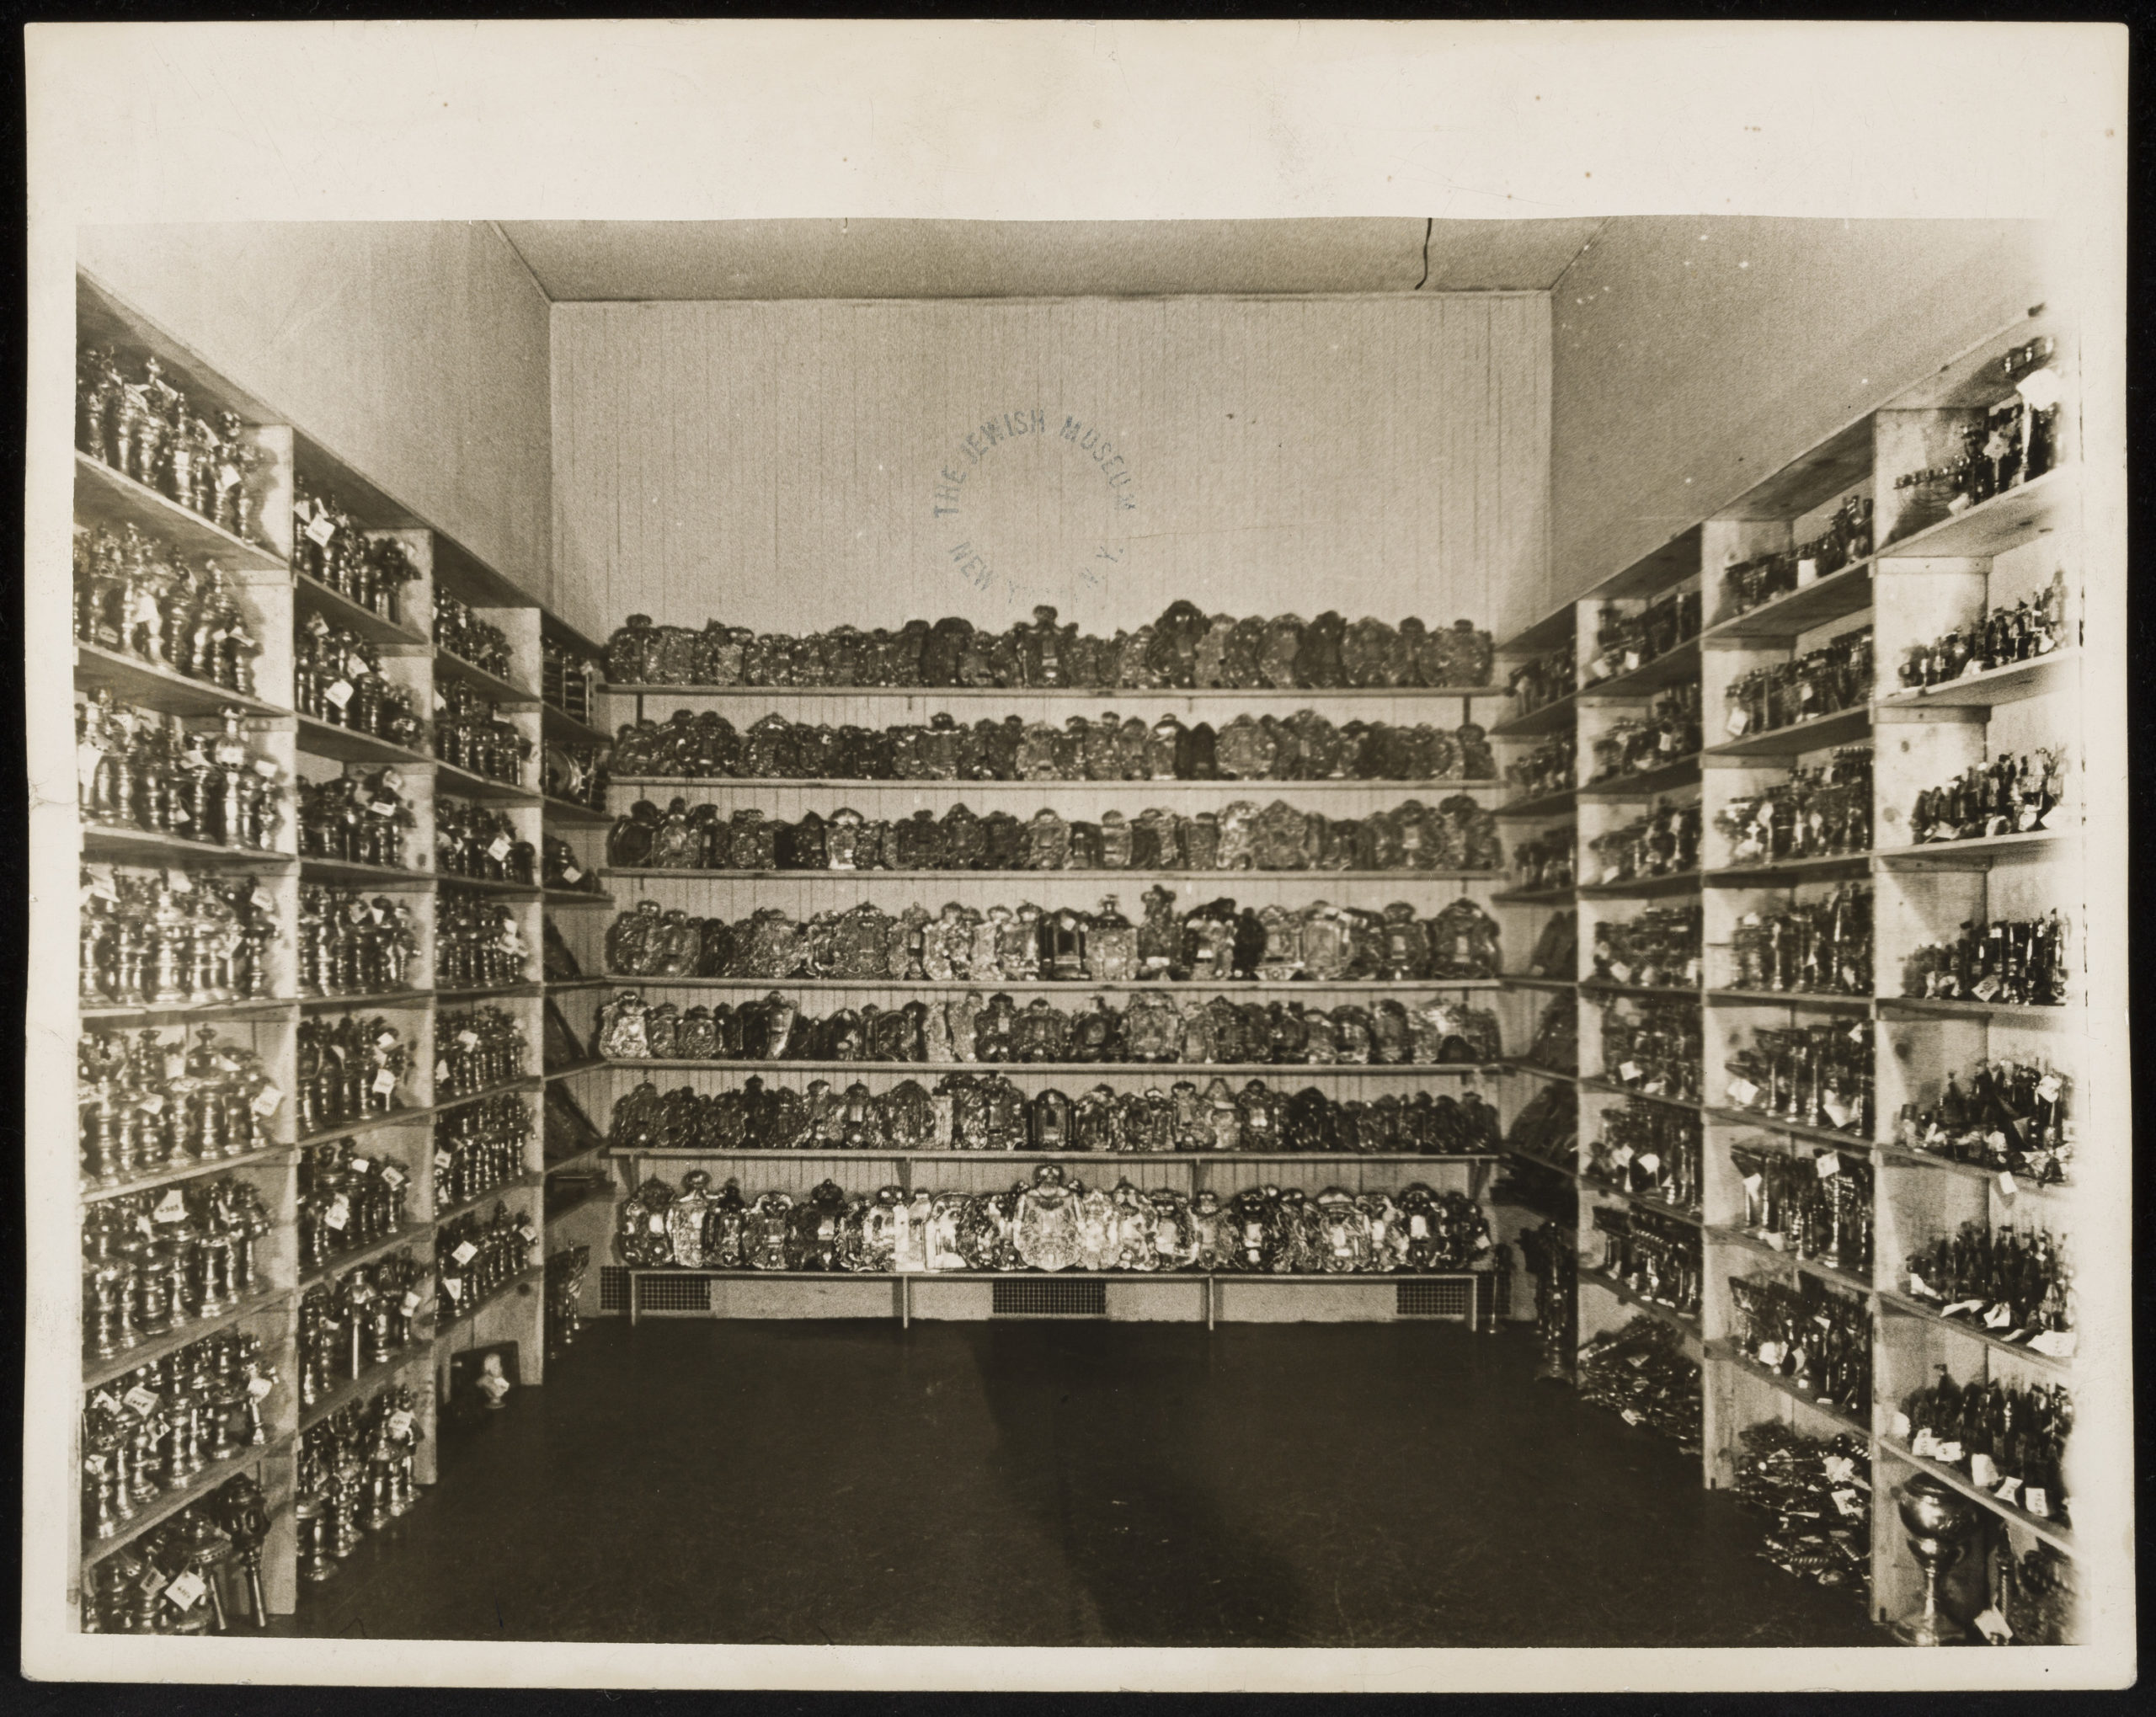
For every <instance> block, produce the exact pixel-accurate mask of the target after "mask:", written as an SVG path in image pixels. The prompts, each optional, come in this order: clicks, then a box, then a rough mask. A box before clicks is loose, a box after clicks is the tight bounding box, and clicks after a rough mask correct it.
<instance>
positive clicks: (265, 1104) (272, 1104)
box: [253, 1085, 285, 1120]
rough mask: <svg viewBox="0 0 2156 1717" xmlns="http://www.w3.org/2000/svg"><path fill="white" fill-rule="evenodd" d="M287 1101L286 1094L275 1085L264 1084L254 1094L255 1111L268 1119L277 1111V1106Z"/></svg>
mask: <svg viewBox="0 0 2156 1717" xmlns="http://www.w3.org/2000/svg"><path fill="white" fill-rule="evenodd" d="M283 1101H285V1094H284V1093H283V1092H282V1091H280V1090H278V1089H277V1088H276V1086H275V1085H264V1086H263V1088H262V1089H261V1090H259V1091H257V1092H256V1093H255V1094H254V1105H253V1107H254V1112H255V1113H256V1114H258V1115H259V1116H261V1117H263V1118H264V1120H267V1119H268V1118H269V1117H270V1116H272V1115H274V1114H275V1113H276V1112H277V1106H278V1105H279V1104H280V1103H281V1102H283Z"/></svg>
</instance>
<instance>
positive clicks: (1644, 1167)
mask: <svg viewBox="0 0 2156 1717" xmlns="http://www.w3.org/2000/svg"><path fill="white" fill-rule="evenodd" d="M1639 1165H1640V1171H1641V1173H1642V1174H1647V1175H1652V1174H1657V1173H1659V1172H1660V1171H1661V1169H1662V1159H1661V1158H1660V1157H1658V1156H1657V1155H1656V1154H1654V1153H1653V1152H1652V1151H1649V1152H1647V1153H1646V1155H1644V1156H1642V1157H1641V1158H1640V1159H1639Z"/></svg>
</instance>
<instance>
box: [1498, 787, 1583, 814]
mask: <svg viewBox="0 0 2156 1717" xmlns="http://www.w3.org/2000/svg"><path fill="white" fill-rule="evenodd" d="M1578 803H1579V794H1578V790H1577V788H1574V787H1563V788H1561V789H1559V790H1558V791H1557V792H1554V793H1537V794H1535V795H1534V797H1531V798H1525V799H1514V800H1513V801H1512V802H1511V803H1509V804H1504V805H1500V806H1498V807H1497V809H1496V810H1494V811H1493V812H1492V813H1491V814H1492V816H1494V817H1496V818H1497V819H1498V820H1499V821H1500V822H1504V821H1508V820H1516V821H1520V822H1525V821H1527V820H1529V819H1539V818H1543V817H1561V816H1563V815H1564V814H1565V813H1567V812H1568V811H1571V810H1572V809H1574V808H1576V807H1577V805H1578Z"/></svg>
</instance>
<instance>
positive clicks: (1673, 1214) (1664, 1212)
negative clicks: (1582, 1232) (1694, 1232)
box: [1571, 1168, 1706, 1229]
mask: <svg viewBox="0 0 2156 1717" xmlns="http://www.w3.org/2000/svg"><path fill="white" fill-rule="evenodd" d="M1571 1172H1572V1178H1573V1179H1574V1180H1576V1181H1578V1182H1579V1183H1580V1186H1581V1189H1582V1191H1584V1192H1592V1193H1594V1194H1595V1195H1596V1196H1597V1197H1603V1198H1614V1199H1616V1200H1617V1201H1618V1202H1620V1203H1622V1204H1628V1205H1630V1206H1631V1208H1633V1209H1635V1210H1652V1211H1653V1212H1655V1213H1657V1215H1661V1216H1666V1217H1668V1218H1671V1219H1672V1220H1673V1221H1675V1222H1681V1223H1686V1224H1689V1225H1690V1226H1692V1227H1693V1228H1699V1229H1703V1228H1705V1226H1706V1218H1705V1217H1703V1216H1701V1215H1700V1213H1699V1212H1698V1211H1696V1210H1688V1209H1686V1208H1684V1206H1683V1205H1681V1204H1672V1203H1671V1202H1669V1201H1668V1199H1667V1198H1656V1197H1650V1196H1649V1195H1647V1194H1646V1193H1643V1192H1626V1191H1625V1189H1624V1188H1623V1187H1622V1186H1611V1185H1610V1184H1609V1181H1604V1180H1602V1179H1600V1178H1598V1176H1596V1175H1594V1173H1593V1171H1592V1170H1588V1169H1586V1168H1579V1169H1575V1170H1572V1171H1571Z"/></svg>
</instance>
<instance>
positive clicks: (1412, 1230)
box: [1407, 1215, 1430, 1240]
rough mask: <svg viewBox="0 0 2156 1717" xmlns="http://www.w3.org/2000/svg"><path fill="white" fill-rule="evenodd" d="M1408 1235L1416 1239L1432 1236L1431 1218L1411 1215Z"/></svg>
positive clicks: (1408, 1221) (1425, 1238)
mask: <svg viewBox="0 0 2156 1717" xmlns="http://www.w3.org/2000/svg"><path fill="white" fill-rule="evenodd" d="M1407 1237H1408V1238H1409V1239H1410V1240H1428V1238H1429V1237H1430V1218H1428V1217H1427V1216H1421V1215H1416V1216H1411V1217H1409V1218H1407Z"/></svg>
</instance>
